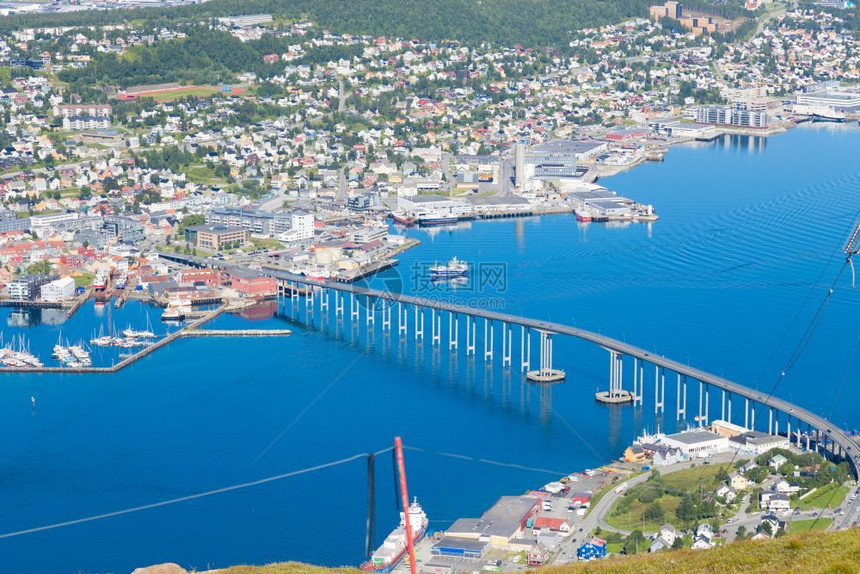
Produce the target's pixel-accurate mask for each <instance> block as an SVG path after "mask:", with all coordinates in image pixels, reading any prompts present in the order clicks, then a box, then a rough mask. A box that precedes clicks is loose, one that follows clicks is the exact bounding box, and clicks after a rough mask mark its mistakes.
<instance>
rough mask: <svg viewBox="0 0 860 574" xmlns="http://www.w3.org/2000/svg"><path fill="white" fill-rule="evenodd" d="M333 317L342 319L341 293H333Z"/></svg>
mask: <svg viewBox="0 0 860 574" xmlns="http://www.w3.org/2000/svg"><path fill="white" fill-rule="evenodd" d="M334 316H335V317H343V293H341V292H340V291H335V295H334Z"/></svg>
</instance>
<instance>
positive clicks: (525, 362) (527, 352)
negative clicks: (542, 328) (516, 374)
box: [520, 325, 532, 373]
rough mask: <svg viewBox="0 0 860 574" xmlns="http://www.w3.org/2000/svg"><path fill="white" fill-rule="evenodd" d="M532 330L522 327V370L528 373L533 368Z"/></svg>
mask: <svg viewBox="0 0 860 574" xmlns="http://www.w3.org/2000/svg"><path fill="white" fill-rule="evenodd" d="M531 356H532V330H531V329H529V328H527V327H526V326H525V325H520V369H521V370H522V372H524V373H525V372H527V371H528V370H529V369H530V368H531Z"/></svg>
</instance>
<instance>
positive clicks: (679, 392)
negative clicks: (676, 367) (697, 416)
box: [675, 373, 687, 420]
mask: <svg viewBox="0 0 860 574" xmlns="http://www.w3.org/2000/svg"><path fill="white" fill-rule="evenodd" d="M681 378H682V376H681V373H678V381H677V384H676V388H675V397H676V398H677V403H678V407H677V409H676V416H675V418H676V419H677V420H681V418H686V417H687V377H686V376H684V377H683V379H684V388H683V389H682V388H681Z"/></svg>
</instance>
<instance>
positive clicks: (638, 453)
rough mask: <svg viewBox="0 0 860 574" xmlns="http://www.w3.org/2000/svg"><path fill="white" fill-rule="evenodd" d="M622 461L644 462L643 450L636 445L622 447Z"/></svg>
mask: <svg viewBox="0 0 860 574" xmlns="http://www.w3.org/2000/svg"><path fill="white" fill-rule="evenodd" d="M624 462H645V451H644V450H643V449H642V447H641V446H638V445H631V446H628V447H627V448H626V449H624Z"/></svg>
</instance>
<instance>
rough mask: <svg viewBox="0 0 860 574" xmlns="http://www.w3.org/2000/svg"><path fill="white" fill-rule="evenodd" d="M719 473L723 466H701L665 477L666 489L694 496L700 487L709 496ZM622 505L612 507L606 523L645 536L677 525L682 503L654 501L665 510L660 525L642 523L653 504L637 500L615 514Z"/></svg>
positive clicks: (664, 498) (669, 499) (666, 498)
mask: <svg viewBox="0 0 860 574" xmlns="http://www.w3.org/2000/svg"><path fill="white" fill-rule="evenodd" d="M719 470H720V465H718V464H706V465H698V466H694V467H693V468H688V469H684V470H679V471H678V472H672V473H669V474H665V475H663V480H664V481H665V483H666V486H672V487H675V488H678V489H681V490H684V491H685V492H689V493H695V492H697V490H698V489H699V487H700V486H701V487H704V489H705V493H710V492H711V491H713V489H714V486H715V484H714V483H715V481H714V478H715V476H716V475H717V473H718V472H719ZM628 496H630V495H628ZM620 502H621V499H619V500H618V501H617V502H616V503H615V505H613V507H612V510H610V511H609V514H608V515H607V516H606V523H607V524H609V525H610V526H613V527H615V528H621V529H624V530H633V529H636V528H639V529H640V530H642V531H643V532H646V531H653V530H657V529H658V528H660V526H662V525H663V524H664V523H665V522H672V521H674V520H675V509H676V508H678V505H679V504H680V503H681V497H679V496H670V495H667V494H664V495H663V496H661V497H660V498H658V499H657V500H656V501H655V502H657V503H659V504H660V506H662V507H663V511H664V513H665V518H664V519H663V520H661V521H659V522H643V521H642V514H643V513H644V512H645V509H646V508H647V507H648V506H650V503H648V504H645V503H642V502H639V501H638V500H636V499H634V500H633V502H631V504H630V506H629V507H628V509H627V511H626V512H622V513H621V514H613V512H614V511H615V509H616V508H617V507H618V505H619V504H620ZM593 506H594V502H593V501H592V507H593Z"/></svg>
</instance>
